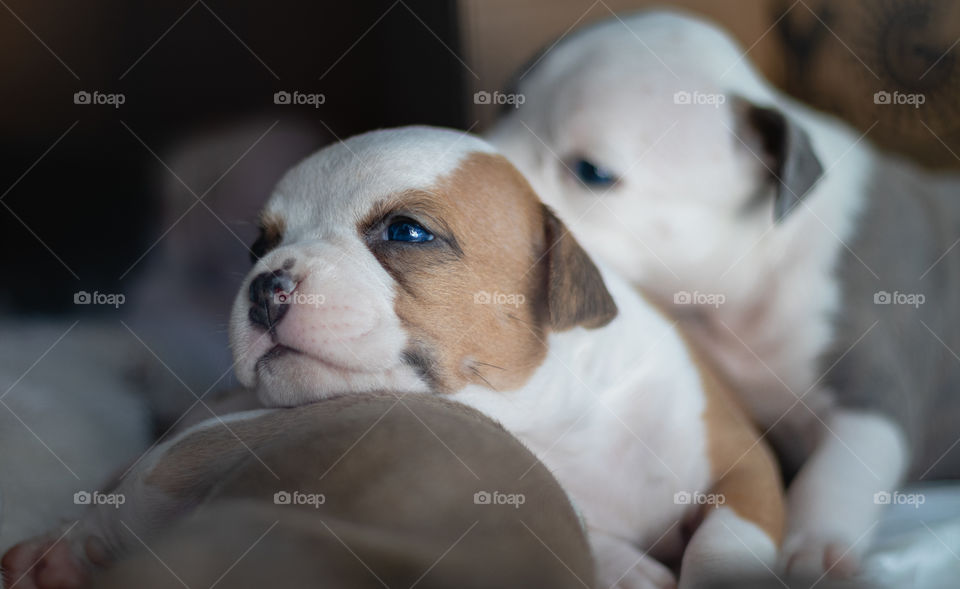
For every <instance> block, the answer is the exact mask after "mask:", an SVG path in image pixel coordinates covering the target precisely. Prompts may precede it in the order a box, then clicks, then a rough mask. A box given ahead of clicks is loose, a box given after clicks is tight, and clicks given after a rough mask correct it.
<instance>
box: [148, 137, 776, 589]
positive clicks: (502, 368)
mask: <svg viewBox="0 0 960 589" xmlns="http://www.w3.org/2000/svg"><path fill="white" fill-rule="evenodd" d="M262 223H263V227H262V229H263V230H262V234H261V236H260V238H259V239H258V241H257V243H256V244H255V245H254V247H253V250H254V252H255V253H256V255H257V258H258V259H256V260H255V264H254V266H253V269H252V270H251V271H250V273H249V275H248V276H247V278H246V279H245V280H244V283H243V285H242V288H241V290H240V292H239V294H238V296H237V299H236V303H235V305H234V310H233V315H232V322H231V333H230V337H231V342H232V346H233V351H234V354H235V356H236V374H237V379H238V380H239V381H240V382H241V383H242V384H244V385H245V386H248V387H250V388H252V389H255V390H256V391H257V394H258V395H259V397H260V399H261V400H262V401H263V403H264V404H265V405H267V406H274V407H277V406H279V407H292V406H299V405H303V404H307V403H311V402H314V401H318V400H321V399H323V398H325V397H327V396H330V395H335V394H338V395H344V394H356V393H364V392H368V391H372V390H394V391H405V392H410V393H421V394H437V395H444V396H446V397H447V398H449V399H452V400H455V401H459V402H461V403H463V404H466V405H469V406H472V407H475V408H477V409H479V410H480V411H481V412H483V413H485V414H486V415H488V416H490V417H492V418H494V419H496V420H498V421H499V422H501V423H502V424H503V425H504V426H505V427H506V428H507V429H508V430H509V431H511V432H512V433H514V434H515V435H517V436H518V437H519V438H520V440H521V441H523V442H524V443H525V444H526V445H527V446H528V447H529V448H530V449H531V450H532V451H533V452H534V453H535V454H536V455H537V456H538V457H539V458H540V459H541V460H542V461H543V462H544V463H545V464H546V466H547V467H548V468H549V469H550V470H551V471H552V472H553V473H555V475H556V476H557V477H558V479H559V480H560V482H561V484H563V485H564V487H565V489H566V490H567V492H568V493H569V494H570V496H571V497H572V499H573V502H574V504H575V505H577V507H578V508H579V510H580V511H581V512H582V513H583V516H584V518H585V520H586V525H587V528H588V531H589V540H590V544H591V547H592V549H593V553H594V555H595V557H596V561H597V567H598V579H599V581H600V582H602V584H603V585H604V586H605V587H610V586H618V587H630V588H633V587H651V586H654V587H672V586H674V584H675V582H674V575H673V573H672V572H671V571H670V570H669V569H668V568H667V567H666V566H665V565H664V564H662V562H667V563H676V562H679V561H680V558H681V553H682V558H683V560H682V562H681V563H680V577H679V584H680V586H681V587H700V586H705V585H706V584H707V583H708V582H712V581H715V580H717V579H723V578H733V577H736V576H738V575H741V574H749V573H752V572H754V571H755V570H761V571H762V570H764V567H765V566H768V565H769V564H770V563H771V561H772V560H773V559H774V558H775V555H776V547H777V544H778V542H779V539H780V534H781V525H782V518H783V512H782V496H781V493H782V489H781V488H780V483H779V473H778V471H777V468H776V465H775V462H774V460H773V458H772V455H771V453H770V451H769V450H768V448H767V447H766V446H764V444H763V443H761V442H760V441H759V440H758V437H757V433H756V432H755V431H753V430H752V429H751V427H750V425H749V422H748V420H747V418H746V416H745V415H744V414H743V413H742V412H741V411H740V409H739V408H738V406H737V405H736V404H735V402H734V401H733V400H732V395H731V393H730V392H729V391H727V390H726V389H725V388H724V385H723V383H722V381H720V380H719V379H718V378H716V377H715V375H714V374H713V373H712V372H710V371H709V370H708V369H707V368H706V366H705V365H702V364H699V363H697V361H696V359H695V357H694V356H693V354H692V352H691V350H690V349H689V348H688V347H687V346H686V345H685V343H684V341H683V340H682V339H681V337H680V335H679V334H678V333H677V332H676V331H675V330H674V329H673V326H672V325H671V324H670V322H669V321H668V320H667V319H666V318H665V317H663V316H662V315H661V314H660V313H659V312H658V311H657V310H656V309H655V308H654V306H653V305H651V304H649V303H647V302H646V301H644V299H642V298H641V297H640V296H639V295H638V294H637V293H636V292H635V291H634V290H633V288H632V287H631V286H630V285H628V284H627V283H626V282H624V281H623V280H621V279H619V278H617V277H616V275H614V274H611V273H609V272H605V271H602V270H600V269H599V268H598V267H597V266H595V265H594V263H593V262H592V261H591V260H590V258H589V257H588V256H587V255H586V253H585V252H584V251H583V250H582V249H581V247H580V246H579V245H578V244H577V242H576V240H575V239H574V238H573V237H572V236H571V235H570V234H569V233H568V231H567V230H566V228H565V227H564V225H563V223H561V222H560V221H559V220H558V219H557V218H556V217H555V216H554V215H553V213H551V212H550V210H549V209H547V208H546V207H545V206H544V205H543V204H542V203H541V202H540V201H539V199H538V198H537V196H536V194H535V193H534V192H533V191H532V190H531V188H530V186H529V185H528V184H527V183H526V181H525V180H524V179H523V177H522V176H521V175H520V173H519V172H518V171H517V170H516V169H515V168H514V167H513V166H512V165H510V164H509V163H508V162H507V160H506V159H504V158H503V157H502V156H500V155H498V154H497V153H496V151H495V150H494V149H493V147H491V146H490V145H489V144H487V143H485V142H483V141H481V140H480V139H478V138H475V137H472V136H470V135H465V134H462V133H457V132H453V131H447V130H439V129H431V128H422V127H412V128H405V129H400V130H389V131H378V132H372V133H367V134H364V135H360V136H357V137H354V138H352V139H350V140H348V141H346V142H344V143H341V144H337V145H333V146H330V147H328V148H326V149H323V150H321V151H320V152H319V153H317V154H316V155H314V156H312V157H310V158H308V159H307V160H305V161H304V162H302V163H300V164H299V165H297V166H296V167H294V168H293V169H292V170H291V171H290V172H288V173H287V175H286V176H285V177H284V178H283V179H282V180H281V181H280V183H279V184H278V186H277V187H276V189H275V191H274V194H273V196H272V197H271V198H270V200H269V201H268V203H267V205H266V208H265V210H264V212H263V215H262ZM442 441H443V440H442V438H440V439H439V442H442ZM398 443H400V442H399V441H398ZM520 478H521V479H522V478H523V476H521V477H520ZM131 503H134V502H133V501H131ZM694 529H695V531H693V532H692V537H690V532H691V530H694ZM687 538H689V544H688V545H687V546H686V550H685V551H684V544H685V541H686V540H687Z"/></svg>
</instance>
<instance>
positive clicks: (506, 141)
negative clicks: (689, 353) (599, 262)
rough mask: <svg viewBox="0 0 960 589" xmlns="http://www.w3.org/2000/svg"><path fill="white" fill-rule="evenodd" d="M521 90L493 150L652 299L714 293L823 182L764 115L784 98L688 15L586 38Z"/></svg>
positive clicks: (770, 115) (794, 142) (804, 142)
mask: <svg viewBox="0 0 960 589" xmlns="http://www.w3.org/2000/svg"><path fill="white" fill-rule="evenodd" d="M516 91H517V92H520V93H522V94H523V95H524V96H525V99H526V100H525V102H524V104H523V105H522V106H521V107H520V108H519V109H510V113H509V114H505V116H504V118H503V119H501V120H500V121H499V122H498V123H497V125H496V126H495V127H494V128H493V129H492V130H491V132H490V134H489V139H490V141H491V142H493V143H494V144H495V145H497V146H498V148H500V150H501V152H502V153H504V154H505V155H506V156H507V157H509V158H510V159H511V160H512V161H513V162H514V163H515V164H516V165H517V166H518V167H519V168H520V169H521V171H523V172H524V173H525V174H526V175H527V177H528V179H529V180H530V181H531V183H532V184H533V186H534V188H535V189H536V190H537V191H538V193H539V194H540V195H541V196H542V197H543V198H544V199H545V200H546V202H547V203H548V204H550V205H551V206H552V207H554V208H555V209H556V210H557V212H558V214H559V215H560V217H561V218H563V219H565V220H566V221H567V222H568V223H569V224H570V227H571V229H572V230H573V231H574V233H575V234H577V236H578V237H579V238H580V239H581V240H582V242H583V243H584V245H585V247H586V248H587V249H588V250H589V251H590V252H591V253H593V254H595V255H596V256H597V257H598V258H599V259H603V260H604V261H606V262H608V263H610V264H611V265H612V266H614V267H615V268H617V269H618V270H619V271H620V272H621V273H622V274H624V275H626V276H627V277H629V278H630V279H631V280H632V281H634V282H635V283H639V284H643V285H645V286H648V287H650V286H653V287H654V288H663V289H666V291H667V292H669V291H672V290H676V288H677V287H678V286H679V287H681V288H696V287H698V286H703V287H707V288H709V286H710V285H711V283H710V282H709V281H710V280H712V279H714V278H716V276H717V275H718V274H720V273H723V272H725V271H726V270H727V269H728V268H730V267H731V266H732V265H734V263H735V261H736V260H738V259H740V258H741V257H742V256H743V255H744V254H745V253H746V252H748V251H750V249H751V248H752V247H754V245H755V244H756V242H757V241H758V240H759V239H760V238H761V237H762V236H763V235H765V234H766V233H767V232H769V231H773V232H776V231H777V230H779V226H777V227H771V225H773V224H774V223H781V222H782V223H784V224H786V223H788V222H789V221H790V216H791V215H790V211H791V209H793V208H794V207H795V206H797V204H798V200H799V198H801V197H802V196H803V195H804V194H805V193H806V191H807V190H808V189H809V188H810V187H811V186H812V185H813V184H814V182H815V181H816V179H817V178H818V177H819V175H820V166H819V163H818V162H817V160H816V157H815V156H814V154H813V151H812V149H811V146H810V143H809V141H808V139H807V137H806V135H805V133H804V132H803V131H802V130H801V129H800V128H799V127H798V126H796V125H795V124H793V123H792V122H791V121H790V120H788V119H787V118H786V117H785V116H784V115H783V114H782V113H780V112H779V111H777V110H775V109H769V108H762V107H759V106H757V104H762V103H769V102H771V101H772V100H773V99H774V97H773V94H772V92H771V91H770V90H769V89H768V87H767V85H766V84H765V83H764V82H763V80H762V79H761V78H760V77H759V76H758V75H757V74H756V73H755V72H754V71H753V69H752V68H751V66H750V65H749V63H747V61H746V59H745V58H744V57H743V52H742V50H741V49H740V48H739V47H738V46H737V45H736V44H735V43H734V42H733V41H732V40H731V39H730V38H729V37H727V36H726V35H725V34H724V33H722V32H721V31H719V30H718V29H717V28H716V27H714V26H712V25H710V24H707V23H705V22H702V21H699V20H696V19H694V18H691V17H688V16H684V15H681V14H678V13H674V12H663V11H658V12H644V13H639V14H637V15H634V16H632V17H627V18H625V19H624V20H623V21H620V20H612V21H609V22H605V23H601V24H599V25H596V26H593V27H589V28H587V29H584V30H582V31H579V32H577V33H575V34H573V35H571V36H570V37H568V38H567V39H565V40H564V41H563V42H562V43H560V44H558V45H557V46H556V47H554V48H553V49H551V50H550V51H549V52H547V53H546V54H544V55H543V56H542V57H541V58H540V60H539V61H538V62H536V64H535V66H534V67H533V68H532V69H530V70H528V71H527V73H525V74H524V75H522V76H521V78H520V79H519V81H518V85H517V88H516ZM732 278H733V279H735V281H736V282H739V283H741V284H746V283H747V282H749V280H748V279H746V277H744V276H736V277H732ZM701 281H703V282H701Z"/></svg>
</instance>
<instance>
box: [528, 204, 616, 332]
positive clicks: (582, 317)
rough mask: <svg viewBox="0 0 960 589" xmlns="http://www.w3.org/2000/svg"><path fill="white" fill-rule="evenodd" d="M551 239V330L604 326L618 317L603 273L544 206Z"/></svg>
mask: <svg viewBox="0 0 960 589" xmlns="http://www.w3.org/2000/svg"><path fill="white" fill-rule="evenodd" d="M543 219H544V230H545V234H546V238H547V244H546V247H547V253H546V261H547V307H548V309H549V313H550V327H552V328H553V329H554V330H556V331H563V330H566V329H570V328H572V327H577V326H581V327H586V328H591V329H592V328H595V327H603V326H604V325H606V324H607V323H610V321H612V320H613V318H614V317H616V316H617V305H616V303H614V302H613V297H612V296H610V292H609V291H607V286H606V285H605V284H604V283H603V277H601V276H600V270H598V269H597V267H596V266H595V265H594V263H593V260H591V259H590V256H588V255H587V252H586V251H584V249H583V248H582V247H580V244H579V243H577V240H576V239H574V238H573V235H571V234H570V231H569V230H568V229H567V227H566V225H564V224H563V222H562V221H561V220H560V219H558V218H557V216H556V215H555V214H554V213H553V211H551V210H550V209H549V207H547V206H546V205H543Z"/></svg>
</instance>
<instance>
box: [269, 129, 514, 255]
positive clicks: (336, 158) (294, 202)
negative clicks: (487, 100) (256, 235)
mask: <svg viewBox="0 0 960 589" xmlns="http://www.w3.org/2000/svg"><path fill="white" fill-rule="evenodd" d="M477 152H481V153H496V149H495V148H494V147H493V146H491V145H490V144H488V143H486V142H485V141H483V140H481V139H479V138H478V137H475V136H473V135H469V134H466V133H463V132H459V131H453V130H449V129H440V128H434V127H403V128H399V129H389V130H380V131H371V132H369V133H364V134H362V135H357V136H355V137H351V138H350V139H347V140H346V141H343V142H340V143H336V144H334V145H331V146H329V147H327V148H325V149H322V150H321V151H319V152H317V153H316V154H314V155H312V156H310V157H309V158H307V159H305V160H304V161H302V162H301V163H299V164H298V165H297V166H296V167H294V168H293V169H291V170H290V171H289V172H287V174H286V175H285V176H284V177H283V178H282V179H281V180H280V183H279V184H278V185H277V188H276V190H275V191H274V194H273V196H272V197H271V199H270V202H269V203H268V204H267V207H266V210H267V212H271V213H276V214H278V215H279V216H281V217H282V218H284V220H285V226H286V233H287V235H288V236H290V237H293V238H296V237H298V236H300V234H302V233H305V232H307V233H310V234H311V235H312V236H313V237H317V238H319V237H331V236H333V235H336V234H338V233H339V234H342V233H343V231H347V232H349V233H354V232H355V230H356V224H357V221H359V220H360V219H362V218H365V217H366V215H367V213H368V212H369V210H370V208H371V207H372V206H373V205H374V204H375V203H376V202H378V201H380V200H381V199H383V198H385V197H387V196H388V195H391V194H396V193H399V192H403V191H406V190H411V189H421V190H423V189H429V188H430V187H431V186H434V185H435V184H436V183H437V181H438V180H439V179H440V178H442V177H443V176H446V175H448V174H450V173H451V172H453V171H454V170H456V169H457V167H458V166H459V165H460V164H461V162H463V161H464V159H465V158H466V157H467V156H468V155H469V154H471V153H477Z"/></svg>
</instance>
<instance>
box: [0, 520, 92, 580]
mask: <svg viewBox="0 0 960 589" xmlns="http://www.w3.org/2000/svg"><path fill="white" fill-rule="evenodd" d="M89 543H90V542H89V541H88V542H87V544H89ZM83 550H84V548H83V546H81V545H80V544H79V543H78V540H77V539H76V537H74V536H73V535H71V534H70V533H69V529H68V530H67V531H66V532H63V531H61V532H59V533H55V534H49V535H45V536H38V537H36V538H32V539H30V540H25V541H23V542H20V543H19V544H17V545H15V546H14V547H13V548H11V549H10V550H8V551H7V553H6V554H4V555H3V560H2V561H0V568H2V570H3V578H4V579H3V580H4V587H7V588H10V587H14V586H15V587H17V589H81V588H83V587H86V586H87V585H88V584H89V582H90V573H91V571H92V566H91V565H90V563H89V562H88V561H87V559H86V558H84V556H83Z"/></svg>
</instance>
